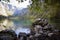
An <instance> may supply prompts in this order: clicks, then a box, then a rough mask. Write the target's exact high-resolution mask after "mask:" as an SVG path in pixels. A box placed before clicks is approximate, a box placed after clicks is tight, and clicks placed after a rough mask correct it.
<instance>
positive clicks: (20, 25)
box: [0, 19, 30, 34]
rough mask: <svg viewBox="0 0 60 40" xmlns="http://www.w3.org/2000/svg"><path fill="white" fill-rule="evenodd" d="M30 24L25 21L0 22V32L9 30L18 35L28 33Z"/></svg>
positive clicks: (5, 20) (6, 20) (4, 20)
mask: <svg viewBox="0 0 60 40" xmlns="http://www.w3.org/2000/svg"><path fill="white" fill-rule="evenodd" d="M29 25H30V23H29V22H28V21H27V20H16V19H15V20H8V19H3V20H0V31H2V30H5V29H11V30H14V31H15V32H16V34H18V33H19V32H25V33H30V27H29Z"/></svg>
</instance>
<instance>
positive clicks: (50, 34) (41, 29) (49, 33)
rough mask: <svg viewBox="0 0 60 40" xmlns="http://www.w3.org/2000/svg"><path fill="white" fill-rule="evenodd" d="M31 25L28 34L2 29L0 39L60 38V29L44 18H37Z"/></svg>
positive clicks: (58, 39)
mask: <svg viewBox="0 0 60 40" xmlns="http://www.w3.org/2000/svg"><path fill="white" fill-rule="evenodd" d="M32 27H33V29H31V32H30V33H29V34H26V33H24V32H20V33H19V35H17V34H16V33H15V32H14V31H13V30H2V31H0V40H60V30H57V29H55V28H54V26H52V25H51V24H49V23H48V20H46V19H41V18H39V19H37V20H36V21H35V22H34V23H32Z"/></svg>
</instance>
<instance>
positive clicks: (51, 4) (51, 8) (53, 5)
mask: <svg viewBox="0 0 60 40" xmlns="http://www.w3.org/2000/svg"><path fill="white" fill-rule="evenodd" d="M32 2H33V3H32V5H31V7H30V14H29V15H30V17H34V19H35V18H39V17H40V18H54V17H55V16H56V14H57V12H58V10H59V8H60V0H32Z"/></svg>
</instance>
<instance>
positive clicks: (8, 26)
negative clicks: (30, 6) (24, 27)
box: [0, 19, 14, 31]
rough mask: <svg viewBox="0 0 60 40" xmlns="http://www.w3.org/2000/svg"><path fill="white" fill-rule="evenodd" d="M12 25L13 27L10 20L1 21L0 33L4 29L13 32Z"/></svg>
mask: <svg viewBox="0 0 60 40" xmlns="http://www.w3.org/2000/svg"><path fill="white" fill-rule="evenodd" d="M13 25H14V24H13V22H12V21H10V20H7V19H5V20H2V21H1V22H0V31H1V30H5V29H13V30H14V27H13Z"/></svg>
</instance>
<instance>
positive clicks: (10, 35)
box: [0, 30, 17, 40]
mask: <svg viewBox="0 0 60 40" xmlns="http://www.w3.org/2000/svg"><path fill="white" fill-rule="evenodd" d="M0 39H1V40H17V35H16V34H15V32H14V31H12V30H3V31H1V32H0Z"/></svg>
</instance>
